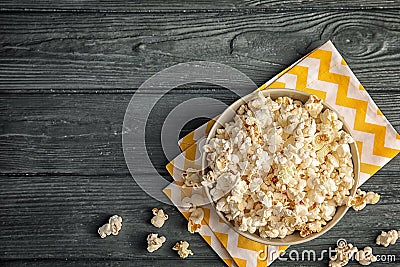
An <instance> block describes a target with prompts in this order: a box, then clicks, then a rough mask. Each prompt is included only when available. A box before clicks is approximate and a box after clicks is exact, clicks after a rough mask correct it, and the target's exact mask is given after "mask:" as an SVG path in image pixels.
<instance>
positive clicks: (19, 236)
mask: <svg viewBox="0 0 400 267" xmlns="http://www.w3.org/2000/svg"><path fill="white" fill-rule="evenodd" d="M390 165H393V164H389V165H388V166H387V167H386V168H385V169H384V170H382V171H380V172H379V173H378V174H377V175H376V177H374V178H373V179H371V180H370V181H369V182H368V183H367V184H366V185H365V186H363V188H364V189H367V190H373V191H376V192H379V193H381V194H382V199H381V201H380V202H379V204H377V205H375V206H373V207H372V206H368V207H367V208H366V209H365V210H363V211H360V212H357V213H356V212H355V211H352V210H350V211H349V213H348V214H347V215H346V216H345V217H344V219H343V220H342V221H341V222H340V223H339V224H338V225H337V226H335V227H334V228H333V229H332V230H331V231H329V233H328V234H326V235H324V236H322V237H320V238H318V239H316V240H314V241H312V242H309V243H307V244H305V245H298V246H293V247H291V249H297V250H299V251H300V252H301V251H303V250H304V249H314V250H316V251H317V252H318V253H319V252H320V251H321V250H323V249H328V247H329V246H333V245H334V244H335V241H336V240H337V239H338V238H346V239H347V240H348V241H349V242H353V243H356V244H357V245H358V246H365V245H370V244H373V240H374V238H375V237H376V236H377V235H378V234H379V232H380V230H383V229H391V228H396V229H398V228H399V227H400V225H399V224H398V220H397V218H398V216H399V215H400V214H399V210H400V202H399V199H398V197H397V196H398V194H400V182H399V179H394V177H393V175H396V174H397V170H398V167H395V166H390ZM396 168H397V170H396ZM0 203H1V205H0V213H1V215H2V223H1V232H2V234H1V235H0V258H1V259H2V260H3V261H7V262H8V263H10V265H12V263H13V262H14V261H15V263H16V264H17V263H18V265H19V263H21V259H27V260H29V259H36V260H37V263H40V264H41V263H42V262H43V263H46V260H50V259H56V260H58V261H59V262H60V264H61V263H64V264H65V265H68V263H69V264H71V262H72V263H73V262H74V261H76V260H79V261H84V260H87V261H89V260H90V261H92V260H94V261H96V260H97V261H99V260H104V263H105V264H107V263H108V264H112V263H113V262H112V260H117V261H118V260H119V261H129V263H128V262H125V264H134V263H135V262H137V263H138V262H140V261H141V260H143V261H144V263H143V264H144V266H152V265H156V261H157V262H158V260H161V262H163V263H165V264H167V266H172V265H173V264H178V261H177V260H176V259H177V256H176V255H175V252H174V251H172V250H171V249H170V248H171V246H173V244H174V242H175V241H177V240H180V239H185V240H188V241H189V242H190V244H191V247H192V248H193V251H195V255H194V256H193V257H191V260H187V263H186V264H190V265H191V266H192V264H193V265H194V266H197V265H196V264H200V263H204V262H207V261H208V262H209V264H212V266H223V264H222V263H221V262H220V261H219V260H218V258H217V256H216V255H215V254H214V253H213V252H212V251H211V248H209V247H208V246H206V245H205V242H204V241H203V240H202V239H201V237H200V236H199V235H191V234H189V233H188V232H187V231H185V230H183V229H184V228H185V225H186V223H185V220H184V219H183V217H182V216H181V215H180V214H179V213H178V211H177V210H176V209H175V208H174V207H170V206H167V205H160V203H159V202H157V201H156V200H153V199H151V198H150V197H149V196H147V195H146V194H145V193H144V192H143V191H141V189H140V188H139V187H138V186H137V185H135V183H134V182H133V180H132V178H131V177H129V176H128V175H123V176H119V175H113V176H101V175H98V176H93V177H88V176H75V175H68V176H63V175H58V176H51V175H48V176H40V175H37V176H18V175H13V176H3V177H2V186H1V188H0ZM154 206H157V207H162V208H164V209H165V210H166V212H167V213H168V214H169V215H170V218H169V220H168V221H167V222H166V225H165V226H164V227H163V228H162V229H155V228H154V227H153V226H152V225H150V224H149V220H150V218H151V208H153V207H154ZM114 213H117V214H120V215H121V216H122V217H123V218H124V220H123V229H122V231H121V233H120V234H119V235H118V237H114V236H110V237H108V238H106V239H100V238H99V237H98V236H97V233H96V230H97V227H99V226H100V225H102V224H103V223H105V222H106V220H107V218H108V217H109V216H110V215H112V214H114ZM153 231H154V232H158V233H160V234H163V235H166V237H167V239H168V240H167V243H166V244H165V246H164V247H162V249H160V250H159V251H157V253H154V254H149V253H146V251H145V249H146V244H145V238H146V235H147V234H148V233H149V232H153ZM373 247H376V246H373ZM376 251H377V252H379V253H385V254H395V255H396V253H397V251H398V250H397V245H396V246H391V247H389V248H386V249H384V248H377V250H376ZM55 262H57V261H55ZM326 262H327V259H326V258H325V260H324V261H323V262H317V263H316V264H315V265H313V266H326ZM53 263H54V262H53ZM88 264H89V263H88ZM285 264H286V265H285ZM293 264H294V265H293V266H299V265H298V262H297V263H293ZM303 264H304V266H310V265H307V264H309V263H307V262H303ZM123 265H124V264H123ZM274 266H275V264H274ZM276 266H288V265H287V263H285V262H279V261H278V262H276ZM290 266H292V265H290ZM378 266H379V265H378Z"/></svg>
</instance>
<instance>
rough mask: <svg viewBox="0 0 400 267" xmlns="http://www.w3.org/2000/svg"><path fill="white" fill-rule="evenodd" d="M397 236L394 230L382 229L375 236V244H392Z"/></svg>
mask: <svg viewBox="0 0 400 267" xmlns="http://www.w3.org/2000/svg"><path fill="white" fill-rule="evenodd" d="M398 238H399V232H398V231H396V230H390V231H389V232H385V231H382V233H381V234H380V235H379V236H378V237H377V238H376V244H377V245H382V246H384V247H387V246H389V245H394V243H396V241H397V239H398Z"/></svg>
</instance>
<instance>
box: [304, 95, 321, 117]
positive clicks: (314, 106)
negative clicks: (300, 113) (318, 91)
mask: <svg viewBox="0 0 400 267" xmlns="http://www.w3.org/2000/svg"><path fill="white" fill-rule="evenodd" d="M304 107H305V108H306V109H307V111H308V112H309V113H310V116H311V117H313V118H316V117H317V116H318V115H319V114H320V113H321V111H322V109H323V108H324V106H323V105H322V100H321V99H319V98H318V97H317V96H315V95H311V96H310V98H309V99H308V100H307V102H306V103H305V104H304Z"/></svg>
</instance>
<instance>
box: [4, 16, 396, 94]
mask: <svg viewBox="0 0 400 267" xmlns="http://www.w3.org/2000/svg"><path fill="white" fill-rule="evenodd" d="M399 22H400V18H399V16H398V11H310V12H303V11H278V12H275V11H274V12H272V11H271V12H267V11H266V12H265V13H254V14H253V13H246V12H234V13H229V12H227V13H224V12H222V13H220V12H206V13H188V14H186V13H183V14H178V13H164V14H162V15H160V14H158V13H154V12H153V13H140V14H134V13H132V14H130V13H129V14H122V13H110V14H102V13H76V14H74V13H41V12H33V13H1V14H0V33H1V38H0V51H1V53H0V89H1V90H7V91H10V90H17V91H21V92H26V90H47V91H50V92H51V91H52V90H70V91H72V92H75V91H79V90H80V91H82V90H83V91H85V90H86V91H92V92H96V91H99V90H111V89H115V91H116V92H120V91H122V90H132V88H137V87H138V86H140V84H142V83H143V82H144V81H145V80H146V79H147V78H149V77H151V76H152V75H154V74H155V73H157V72H158V71H160V70H162V69H164V68H166V67H169V66H172V65H174V64H176V63H180V62H187V61H193V60H208V61H215V62H219V63H225V64H228V65H230V66H233V67H235V68H237V69H239V70H240V71H242V72H244V73H245V74H246V75H248V76H249V77H250V78H251V79H253V80H254V81H255V82H256V83H257V84H261V83H263V82H265V81H266V80H268V79H269V78H271V77H273V76H274V75H275V74H276V73H278V72H279V71H281V70H282V69H284V68H285V67H286V66H287V65H289V64H291V63H293V62H294V61H295V60H297V59H299V58H300V57H301V56H303V55H305V54H306V53H308V52H309V51H310V50H311V49H313V48H316V47H318V46H319V45H320V44H322V43H323V42H325V41H327V40H328V39H332V40H333V42H334V44H335V45H336V46H337V48H338V49H339V50H340V51H341V52H342V53H343V55H344V57H345V58H346V60H347V61H348V63H349V65H350V66H351V67H352V69H353V70H354V72H355V73H356V75H357V76H358V77H359V79H360V80H361V82H362V83H363V84H364V86H365V87H366V88H367V89H369V90H380V88H381V87H385V89H386V90H394V89H396V88H398V87H399V80H398V79H393V77H398V76H399V75H400V71H399V70H400V68H399V62H400V61H399V55H400V53H399V49H400V47H399V45H398V39H399V36H400V26H399V25H400V23H399ZM177 75H179V73H177ZM86 91H85V92H86Z"/></svg>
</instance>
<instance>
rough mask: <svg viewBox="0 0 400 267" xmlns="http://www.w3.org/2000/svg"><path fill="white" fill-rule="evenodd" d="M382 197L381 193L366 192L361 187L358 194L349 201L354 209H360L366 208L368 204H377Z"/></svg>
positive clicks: (349, 204)
mask: <svg viewBox="0 0 400 267" xmlns="http://www.w3.org/2000/svg"><path fill="white" fill-rule="evenodd" d="M379 199H380V195H379V194H377V193H374V192H368V193H367V192H365V191H362V190H361V189H357V192H356V195H355V196H354V197H353V198H349V200H348V202H347V206H348V207H352V208H353V209H354V210H356V211H359V210H362V209H364V208H365V206H366V205H367V204H376V203H378V201H379Z"/></svg>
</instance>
